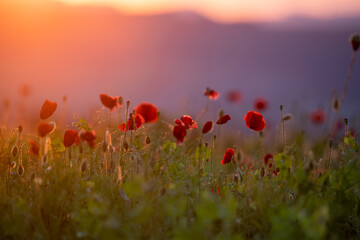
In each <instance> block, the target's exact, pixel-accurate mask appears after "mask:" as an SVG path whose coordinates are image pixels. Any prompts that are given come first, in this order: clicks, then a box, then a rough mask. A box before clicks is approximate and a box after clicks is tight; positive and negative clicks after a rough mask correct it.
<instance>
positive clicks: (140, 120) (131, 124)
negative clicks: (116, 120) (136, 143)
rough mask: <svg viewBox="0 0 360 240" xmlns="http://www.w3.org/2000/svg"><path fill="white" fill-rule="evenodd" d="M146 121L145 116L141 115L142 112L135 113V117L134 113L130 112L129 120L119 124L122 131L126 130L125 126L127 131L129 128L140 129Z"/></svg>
mask: <svg viewBox="0 0 360 240" xmlns="http://www.w3.org/2000/svg"><path fill="white" fill-rule="evenodd" d="M134 120H135V124H134ZM144 123H145V119H144V118H143V116H141V114H135V117H134V116H133V114H132V113H130V117H129V120H128V121H127V122H126V123H122V124H120V125H119V126H118V129H119V130H120V131H122V132H124V131H125V128H126V131H129V130H130V131H132V130H134V129H138V128H139V127H141V125H143V124H144ZM134 127H135V128H134Z"/></svg>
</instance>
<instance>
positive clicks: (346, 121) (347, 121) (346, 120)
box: [344, 118, 349, 126]
mask: <svg viewBox="0 0 360 240" xmlns="http://www.w3.org/2000/svg"><path fill="white" fill-rule="evenodd" d="M344 123H345V125H346V126H347V125H348V123H349V120H348V119H347V118H344Z"/></svg>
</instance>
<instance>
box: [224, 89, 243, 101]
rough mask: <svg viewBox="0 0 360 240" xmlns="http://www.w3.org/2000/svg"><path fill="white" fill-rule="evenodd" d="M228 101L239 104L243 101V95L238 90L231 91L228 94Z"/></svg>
mask: <svg viewBox="0 0 360 240" xmlns="http://www.w3.org/2000/svg"><path fill="white" fill-rule="evenodd" d="M227 100H228V101H229V102H232V103H239V102H241V100H242V94H241V92H239V91H237V90H233V91H230V92H228V95H227Z"/></svg>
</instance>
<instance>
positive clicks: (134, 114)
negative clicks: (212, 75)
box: [0, 35, 360, 239]
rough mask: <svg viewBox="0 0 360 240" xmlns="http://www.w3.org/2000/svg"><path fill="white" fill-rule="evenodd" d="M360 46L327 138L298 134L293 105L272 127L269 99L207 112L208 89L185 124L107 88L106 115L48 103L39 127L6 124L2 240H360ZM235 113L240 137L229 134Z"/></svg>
mask: <svg viewBox="0 0 360 240" xmlns="http://www.w3.org/2000/svg"><path fill="white" fill-rule="evenodd" d="M359 42H360V39H359V35H353V36H352V37H351V39H350V43H351V44H350V47H352V49H353V55H352V58H351V63H350V68H349V73H348V75H347V77H346V81H345V83H344V89H340V91H342V94H341V95H340V97H339V98H338V97H335V96H334V97H333V98H332V99H331V101H330V102H329V109H328V111H324V110H322V109H318V110H315V111H313V112H309V113H308V118H307V120H306V121H309V122H310V123H309V124H312V125H314V126H313V127H315V128H320V129H321V131H319V132H320V135H319V136H314V134H311V133H308V132H306V131H303V130H302V128H301V126H299V127H298V128H296V129H289V128H288V127H287V124H288V123H289V122H291V121H293V119H294V118H297V116H296V115H292V114H290V113H287V111H286V109H287V106H286V105H281V106H279V118H278V122H277V123H276V124H277V125H278V129H279V133H280V134H278V133H277V132H276V131H275V130H274V129H269V130H268V129H267V119H266V118H265V116H264V115H265V114H264V112H265V111H266V110H267V105H268V102H267V100H266V99H263V98H258V99H257V100H256V101H255V103H254V106H253V109H249V110H248V112H230V113H226V112H222V111H221V112H220V113H211V112H210V113H209V105H211V104H212V103H213V102H214V101H217V100H218V99H219V98H221V97H224V95H223V93H219V92H217V91H216V89H215V90H213V89H210V88H206V89H205V91H204V92H201V91H203V90H199V92H200V93H199V94H203V95H204V103H205V104H204V105H205V106H204V108H203V110H202V111H201V112H199V113H198V114H197V116H190V115H179V116H178V118H177V119H167V118H166V117H165V116H163V115H162V113H161V111H160V110H159V109H158V108H157V107H156V106H155V105H154V104H151V103H147V102H142V103H136V104H134V103H131V102H129V101H127V100H126V99H123V98H122V97H118V96H116V97H113V96H109V95H107V94H103V93H99V96H89V97H94V98H99V103H101V104H102V106H103V109H102V114H100V115H99V116H98V117H97V118H96V119H95V120H92V121H89V120H88V119H85V118H82V117H79V118H77V119H74V121H73V122H71V123H66V122H65V123H64V122H61V120H60V119H57V118H55V117H54V115H53V114H54V113H55V112H56V111H62V110H61V109H63V108H60V106H61V105H63V104H65V103H66V102H67V99H66V98H64V99H63V101H62V102H61V103H60V102H59V103H57V102H53V101H52V100H51V96H49V99H50V100H45V101H44V103H43V105H42V106H39V108H38V109H39V113H37V114H39V119H38V123H37V125H35V126H30V125H29V126H25V125H24V126H18V127H16V128H9V127H7V126H2V128H1V135H0V159H1V161H0V191H1V198H0V213H1V214H0V239H360V163H359V156H360V153H359V143H358V142H359V137H358V130H359V129H356V126H354V125H353V124H352V123H351V121H349V120H348V119H347V118H345V119H342V118H340V117H339V112H341V109H342V108H341V107H342V102H343V100H344V98H345V96H346V90H347V88H348V86H349V85H350V86H351V81H350V79H351V70H352V68H354V67H357V68H358V67H359V66H360V65H359V64H356V63H358V62H355V56H356V53H357V51H358V49H359ZM353 80H354V81H358V80H359V79H353ZM241 98H242V96H241V93H239V92H236V91H233V92H230V93H229V94H228V100H229V101H232V102H237V101H240V100H241ZM70 104H71V103H70ZM314 107H315V106H314ZM314 109H315V108H314ZM357 110H358V109H357ZM354 111H356V109H354ZM234 115H241V116H242V117H243V125H244V126H246V127H247V132H243V133H242V134H241V136H240V135H236V134H232V132H236V130H233V129H230V131H222V128H224V127H225V126H226V125H227V124H229V122H231V117H232V116H234ZM204 116H213V118H211V119H207V118H205V117H204ZM357 127H358V126H357ZM227 130H229V129H227ZM289 132H291V134H289ZM265 137H266V138H267V139H270V140H268V141H266V140H265ZM275 139H280V141H276V140H275Z"/></svg>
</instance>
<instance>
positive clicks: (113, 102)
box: [100, 93, 121, 111]
mask: <svg viewBox="0 0 360 240" xmlns="http://www.w3.org/2000/svg"><path fill="white" fill-rule="evenodd" d="M118 98H119V97H112V96H109V95H106V94H104V93H101V94H100V101H101V103H102V104H103V105H104V106H105V107H107V108H109V109H110V111H113V110H114V109H115V108H119V107H121V106H120V104H119V101H118Z"/></svg>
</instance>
